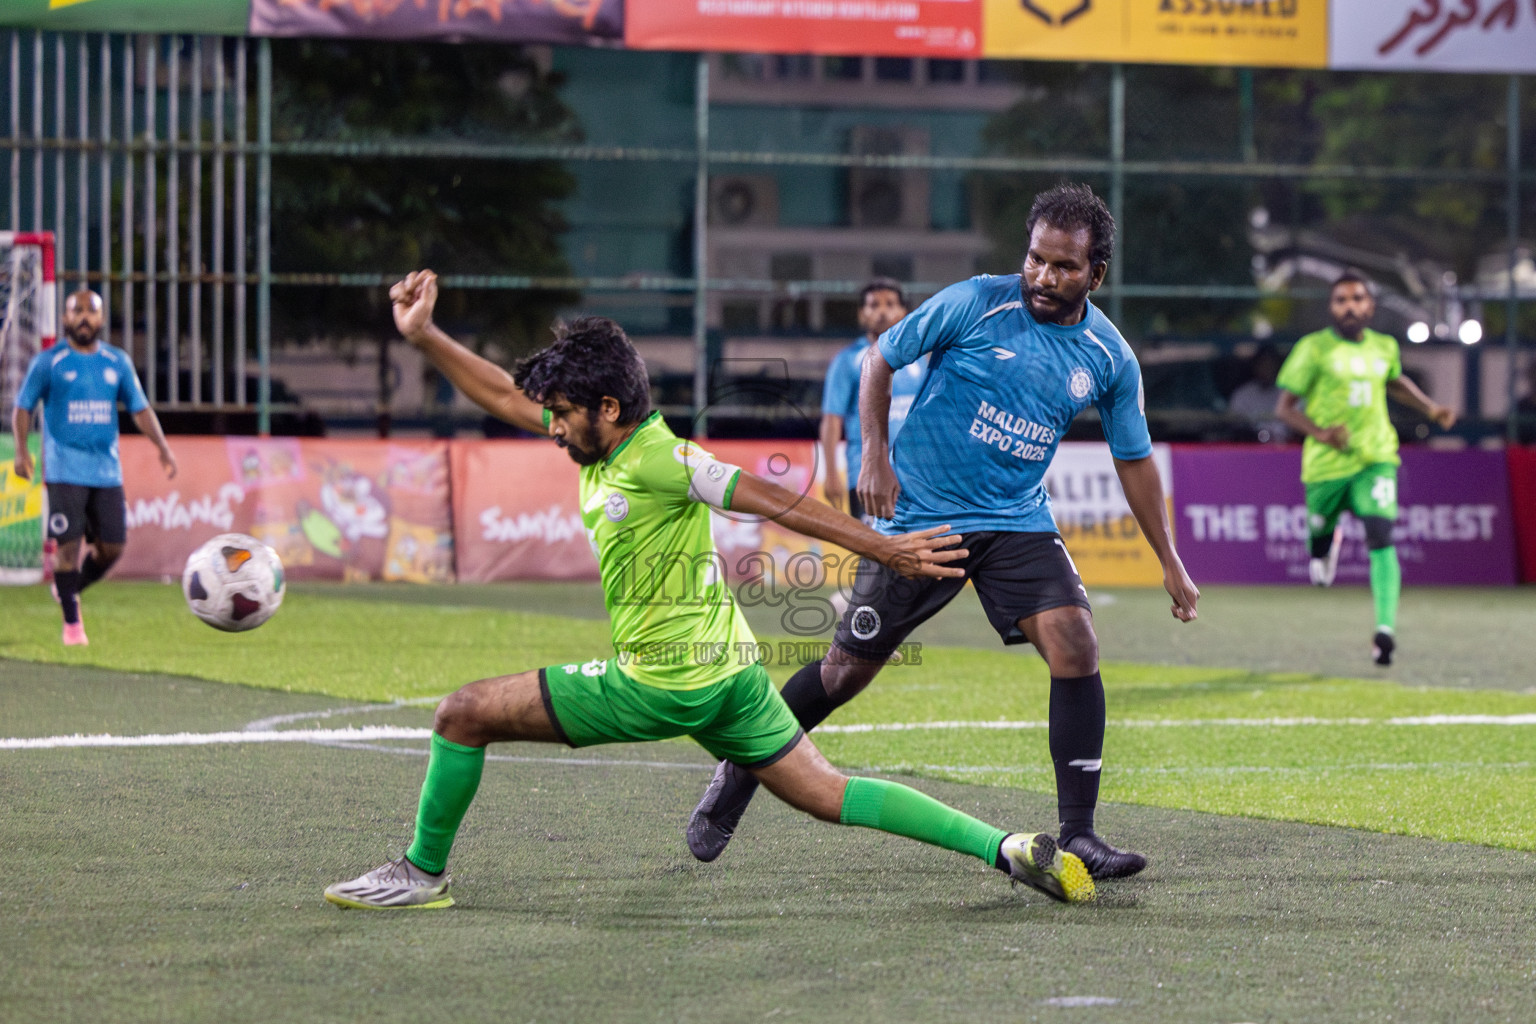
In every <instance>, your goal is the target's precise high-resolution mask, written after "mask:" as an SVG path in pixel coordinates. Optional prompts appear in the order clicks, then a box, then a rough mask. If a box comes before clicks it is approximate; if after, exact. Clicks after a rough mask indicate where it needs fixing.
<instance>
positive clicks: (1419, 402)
mask: <svg viewBox="0 0 1536 1024" xmlns="http://www.w3.org/2000/svg"><path fill="white" fill-rule="evenodd" d="M1328 310H1329V313H1330V315H1331V316H1332V318H1333V326H1332V327H1328V328H1325V329H1323V330H1321V331H1317V332H1315V333H1313V334H1309V335H1307V336H1306V337H1304V338H1302V339H1301V340H1300V341H1298V342H1297V343H1296V347H1295V348H1294V349H1292V350H1291V354H1290V356H1289V357H1288V358H1287V359H1286V360H1285V365H1284V366H1282V367H1281V368H1280V377H1279V380H1278V381H1277V383H1278V384H1279V385H1280V388H1281V392H1280V400H1279V402H1277V403H1276V405H1275V414H1276V415H1277V416H1279V417H1280V419H1281V420H1283V421H1284V422H1285V425H1286V426H1288V427H1290V428H1291V429H1292V430H1294V431H1296V432H1297V433H1299V434H1304V435H1306V440H1305V441H1304V442H1303V447H1302V453H1301V482H1302V484H1303V485H1304V486H1305V488H1306V492H1307V528H1308V532H1309V534H1310V537H1311V544H1312V562H1311V565H1310V566H1309V572H1310V574H1311V578H1312V582H1313V584H1314V585H1316V586H1319V587H1326V586H1329V585H1330V584H1332V583H1333V575H1334V572H1335V570H1336V569H1337V568H1338V563H1339V545H1340V543H1341V541H1342V539H1343V533H1342V531H1341V530H1340V528H1339V516H1340V514H1341V513H1343V511H1344V510H1345V509H1348V510H1349V511H1350V512H1352V513H1354V515H1355V517H1356V518H1357V519H1359V520H1360V522H1361V523H1362V524H1363V525H1364V526H1365V543H1366V547H1367V548H1369V549H1370V552H1371V596H1372V597H1373V598H1374V599H1375V603H1376V633H1375V635H1374V636H1373V637H1372V640H1371V657H1372V659H1374V660H1375V662H1376V664H1378V665H1390V664H1392V651H1393V649H1394V648H1395V647H1396V646H1397V641H1396V630H1397V600H1398V596H1399V594H1400V593H1401V592H1402V587H1403V575H1402V570H1401V568H1400V567H1399V566H1398V562H1397V549H1396V548H1395V547H1393V546H1392V524H1393V523H1394V522H1395V521H1396V520H1397V467H1398V464H1399V463H1400V461H1401V460H1400V459H1399V458H1398V457H1397V431H1396V430H1394V429H1393V427H1392V421H1391V420H1390V419H1389V418H1388V417H1387V396H1388V395H1391V396H1392V397H1393V398H1395V399H1397V400H1398V401H1399V402H1402V403H1403V404H1404V405H1407V406H1410V407H1412V408H1414V409H1416V410H1418V411H1419V412H1422V413H1423V414H1424V415H1425V416H1428V417H1429V418H1430V419H1432V420H1434V421H1435V422H1436V423H1438V424H1439V425H1440V426H1441V427H1442V428H1444V429H1447V430H1449V429H1450V428H1451V427H1452V426H1453V425H1454V424H1455V422H1456V413H1455V411H1454V410H1452V409H1451V408H1449V407H1448V406H1444V405H1440V404H1439V403H1437V402H1435V401H1433V400H1432V399H1431V398H1430V397H1429V396H1428V395H1426V394H1424V392H1423V391H1421V390H1419V387H1418V385H1416V384H1414V382H1413V381H1411V380H1409V379H1408V378H1407V377H1405V376H1403V365H1402V360H1401V358H1400V357H1399V355H1398V350H1397V339H1396V338H1393V337H1392V336H1391V335H1389V334H1382V333H1380V332H1379V331H1373V330H1371V329H1370V327H1369V326H1368V325H1369V324H1370V322H1371V317H1373V316H1374V315H1375V313H1376V300H1375V298H1374V297H1373V296H1372V294H1371V286H1370V284H1369V283H1368V282H1367V281H1366V280H1365V279H1364V278H1363V277H1361V276H1360V275H1358V274H1356V273H1354V272H1353V271H1349V272H1346V273H1344V274H1342V275H1340V277H1339V279H1338V280H1336V281H1334V283H1333V289H1332V291H1330V292H1329V297H1328ZM1303 402H1305V403H1306V406H1305V408H1304V409H1303V407H1302V403H1303Z"/></svg>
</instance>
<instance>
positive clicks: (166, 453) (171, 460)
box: [133, 405, 176, 480]
mask: <svg viewBox="0 0 1536 1024" xmlns="http://www.w3.org/2000/svg"><path fill="white" fill-rule="evenodd" d="M133 425H134V426H136V427H138V428H139V430H140V432H142V433H143V434H145V435H146V436H147V437H148V438H149V439H150V440H151V441H153V442H154V443H155V447H156V448H158V449H159V450H160V468H161V469H163V470H165V478H166V479H167V480H174V479H175V478H176V456H174V455H172V454H171V446H170V445H169V444H167V443H166V441H165V431H163V430H161V429H160V417H158V416H156V415H155V410H153V409H151V408H150V407H149V406H147V405H146V406H145V407H144V408H142V409H140V410H139V411H138V412H136V413H134V414H133Z"/></svg>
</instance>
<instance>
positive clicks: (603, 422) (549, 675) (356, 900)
mask: <svg viewBox="0 0 1536 1024" xmlns="http://www.w3.org/2000/svg"><path fill="white" fill-rule="evenodd" d="M390 297H391V299H392V300H393V301H394V315H395V323H396V326H398V327H399V328H400V332H401V333H402V334H403V335H404V336H405V337H406V338H407V339H408V340H409V341H410V342H411V343H412V344H414V345H416V346H417V347H419V348H420V349H421V350H422V351H423V352H424V353H425V354H426V355H427V357H428V358H429V359H431V360H432V362H433V363H434V364H435V365H436V366H437V368H438V369H439V370H441V371H442V372H443V373H444V374H445V375H446V376H447V377H448V378H449V379H450V380H451V381H453V383H454V384H455V385H457V386H458V387H459V388H460V389H461V390H462V391H464V393H465V394H467V395H468V396H469V397H470V399H471V400H473V401H474V402H476V403H477V404H479V405H480V406H481V407H482V408H484V409H486V410H487V411H488V412H490V413H492V414H493V415H496V416H498V417H500V418H502V419H504V420H507V421H508V422H511V423H515V424H517V425H518V426H521V427H525V428H527V429H530V430H535V431H539V432H547V433H549V434H551V435H553V437H554V439H555V442H556V443H557V444H559V445H561V446H562V447H563V448H565V449H566V450H567V451H568V452H569V453H570V455H571V458H572V459H573V460H575V461H576V462H577V463H578V464H579V465H580V466H581V467H582V469H581V488H580V494H581V516H582V524H583V525H584V526H585V527H586V529H587V533H588V536H589V537H590V539H591V540H592V544H593V548H594V549H595V551H596V553H597V560H598V570H599V573H600V575H601V578H602V583H603V597H604V603H605V604H606V606H607V608H608V613H609V615H610V617H611V618H612V629H613V633H612V635H613V649H612V650H611V651H609V652H604V653H603V654H602V655H600V656H599V657H596V658H591V659H589V660H585V661H581V662H572V663H570V664H566V665H551V666H548V667H546V668H542V669H534V670H532V671H524V672H519V673H516V674H514V675H507V676H500V677H497V678H494V679H482V680H480V681H479V682H474V683H470V684H469V685H467V686H465V687H462V688H461V689H459V690H458V691H457V692H455V693H453V694H451V695H450V696H448V697H447V698H446V699H445V700H443V702H442V703H441V704H439V705H438V708H437V714H436V716H435V718H434V721H433V735H432V749H431V757H430V760H429V761H428V764H427V777H426V781H425V782H424V783H423V784H422V790H421V799H420V802H419V804H418V806H417V814H416V832H415V836H414V838H413V840H412V842H411V845H410V847H409V849H407V850H406V852H405V854H404V856H402V857H400V858H399V859H397V860H394V861H391V862H389V863H387V864H384V865H383V866H381V867H379V868H376V869H374V870H373V871H369V872H366V873H365V874H363V875H361V876H359V877H357V878H354V879H351V880H350V881H346V882H338V883H336V884H335V885H332V886H330V887H329V888H327V889H326V891H325V897H326V899H327V900H329V901H330V902H332V903H335V904H338V905H340V906H343V907H358V908H365V909H376V910H395V909H407V908H418V909H426V908H436V907H446V906H450V905H451V904H452V903H453V898H452V897H451V896H450V895H448V886H449V882H450V877H449V876H448V875H447V874H446V873H445V872H446V868H447V861H448V854H449V851H450V849H451V848H452V845H453V840H454V837H455V835H456V834H457V833H458V829H459V825H460V823H461V822H462V821H463V819H464V815H465V814H466V813H467V812H468V810H469V805H470V802H471V801H472V800H473V799H474V796H475V792H476V790H477V789H478V788H479V785H480V775H481V771H482V769H483V768H484V765H485V748H486V746H487V745H488V744H490V743H494V742H499V741H504V740H532V741H542V742H548V743H565V744H568V745H570V746H573V747H582V746H589V745H592V744H597V743H614V742H633V741H638V740H651V739H665V738H668V737H673V736H683V735H688V736H692V737H693V738H694V739H695V740H697V741H698V742H699V744H700V745H701V746H703V747H704V748H705V749H707V750H708V751H709V752H710V753H711V754H713V755H715V756H716V757H719V758H728V759H730V760H731V761H733V762H735V763H737V764H740V765H742V766H743V767H745V768H747V769H748V770H749V771H751V772H752V773H753V774H754V775H755V776H756V777H757V779H758V780H759V781H760V782H762V784H763V785H764V786H766V787H768V789H769V790H770V791H771V792H773V793H774V794H775V795H777V796H778V797H779V798H780V799H782V800H784V801H785V802H786V803H789V804H790V805H792V806H794V807H796V808H798V809H799V810H802V811H805V812H807V813H809V814H812V815H814V816H816V817H818V818H821V819H823V820H825V821H832V822H839V823H841V824H844V825H861V826H865V827H868V828H876V829H880V830H882V831H885V832H890V833H893V834H896V835H903V836H908V837H910V838H913V839H918V840H921V841H923V842H927V843H931V844H933V845H935V846H942V847H944V848H945V849H949V850H955V851H957V852H961V853H969V854H971V855H973V856H975V857H978V858H979V859H981V860H983V861H985V862H986V863H988V864H991V865H992V866H994V867H996V868H998V869H999V870H1001V871H1004V872H1006V873H1007V874H1008V875H1009V876H1010V877H1012V878H1014V879H1016V880H1018V881H1022V882H1024V883H1026V884H1028V885H1030V886H1032V887H1034V888H1036V889H1038V890H1040V891H1041V892H1044V893H1046V894H1048V895H1050V896H1052V897H1053V898H1055V899H1058V900H1061V901H1063V902H1080V901H1083V900H1087V899H1091V898H1092V896H1093V881H1092V879H1091V878H1090V877H1089V875H1088V870H1087V868H1085V867H1084V866H1083V863H1082V861H1081V860H1080V859H1078V858H1077V857H1076V856H1074V855H1072V854H1070V853H1066V852H1064V851H1062V850H1059V849H1058V848H1057V846H1056V842H1055V840H1054V839H1053V837H1051V836H1050V835H1047V834H1046V833H1043V832H1041V833H1035V834H1026V833H1009V832H1005V831H1003V830H1002V829H998V828H993V827H992V826H990V825H987V824H985V823H984V822H981V821H978V820H976V819H975V818H972V817H970V816H969V815H967V814H963V813H961V812H960V811H956V810H954V809H953V808H950V807H947V806H945V805H944V804H941V803H939V802H938V801H937V800H934V799H932V798H931V797H927V796H924V795H923V794H922V793H919V792H917V791H916V790H914V789H911V788H909V787H907V786H903V785H900V784H898V783H893V782H886V781H884V780H880V779H863V778H849V777H848V776H845V775H843V774H842V773H841V772H839V771H837V770H836V769H835V768H833V767H832V766H831V765H830V764H828V763H827V760H826V759H825V758H824V757H822V755H821V753H820V752H819V751H818V750H817V749H816V746H815V744H813V743H812V742H811V741H810V739H809V737H807V736H806V735H805V732H804V730H802V729H801V728H800V725H799V723H798V722H796V721H795V717H794V715H793V714H792V713H791V712H790V710H789V707H788V706H787V705H786V704H785V703H784V699H783V698H782V697H780V696H779V694H778V692H777V691H776V690H775V689H774V687H773V684H772V683H771V682H770V681H769V679H768V673H767V672H766V671H764V670H763V667H762V666H761V665H760V664H758V663H757V660H756V650H757V644H756V641H755V640H754V638H753V636H752V631H751V630H750V629H749V628H748V626H747V623H746V620H745V618H743V616H742V614H741V610H740V609H739V608H738V607H737V606H736V603H735V601H734V599H733V598H732V595H731V591H730V589H729V587H728V586H727V585H726V580H725V572H724V568H725V567H724V564H723V562H722V561H721V558H720V555H719V553H718V552H717V551H716V550H715V545H714V540H713V538H712V536H711V534H710V516H711V509H712V508H718V509H723V510H728V511H732V512H745V513H748V514H753V515H763V516H770V517H772V518H774V519H775V520H776V521H777V522H779V523H780V524H781V525H783V526H786V527H788V528H789V529H792V530H797V531H799V532H801V533H804V534H807V535H809V536H812V537H817V538H820V539H822V540H826V541H830V542H832V543H835V544H839V545H841V546H843V547H845V548H847V549H849V550H851V551H855V552H858V553H859V554H862V555H864V556H865V557H867V558H872V559H875V560H877V561H879V562H880V563H881V564H882V565H887V566H890V567H891V568H893V569H894V570H896V571H898V572H901V573H903V574H904V575H908V576H915V575H922V576H932V577H952V576H962V575H964V573H963V571H962V570H960V569H958V568H955V567H953V566H950V565H949V564H948V563H950V562H952V561H955V560H956V559H961V558H964V557H965V556H966V554H967V553H966V552H965V551H964V550H963V549H956V548H954V547H953V546H952V545H953V544H954V543H955V542H956V541H957V540H958V538H957V537H954V536H952V535H949V533H948V531H949V528H948V527H947V526H939V527H936V528H931V529H926V530H920V531H916V532H912V533H905V534H899V535H895V536H886V535H882V534H879V533H876V532H875V531H874V530H871V529H870V528H869V527H867V526H865V525H864V524H863V523H861V522H859V521H858V520H856V519H853V518H852V517H850V516H846V515H843V514H842V513H841V512H838V511H836V510H835V509H832V508H830V507H828V506H826V505H823V504H821V503H820V502H817V501H814V500H811V499H809V498H806V497H803V496H801V495H799V494H795V493H793V492H791V491H788V490H785V489H784V488H782V487H779V486H778V485H776V484H772V483H769V482H768V481H765V480H762V479H760V478H758V477H756V476H753V475H752V474H750V473H746V472H743V471H742V470H741V469H739V468H738V467H735V466H730V465H727V464H725V463H722V462H718V461H716V460H715V458H714V457H713V456H711V455H710V454H709V453H708V452H706V451H704V450H703V449H702V448H700V447H699V446H698V445H696V444H694V443H693V442H691V441H681V440H679V439H678V438H677V436H676V435H674V434H673V433H672V431H671V430H670V429H668V427H667V425H666V422H665V421H664V420H662V418H661V416H660V414H659V413H656V412H652V411H651V408H650V385H649V382H648V381H647V379H646V373H645V364H644V363H643V362H642V361H641V359H640V356H639V354H638V353H637V352H636V351H635V349H634V347H633V346H632V345H631V344H630V342H629V339H628V338H627V337H625V335H624V331H623V330H622V329H621V328H620V327H619V325H618V324H616V323H614V322H613V321H612V320H607V319H604V318H602V317H582V318H580V319H578V320H576V321H574V322H573V323H571V324H570V325H568V326H562V327H560V328H559V329H557V331H556V340H555V343H554V344H552V345H550V346H549V347H548V348H545V349H543V350H542V351H540V352H538V353H535V354H534V355H533V356H531V357H530V358H528V359H526V360H524V361H523V362H522V363H520V364H519V365H518V367H517V371H516V374H515V375H510V374H508V373H507V372H506V371H505V370H503V369H501V367H499V366H497V365H495V364H494V363H491V362H489V361H487V360H485V359H482V358H480V357H479V356H477V355H475V354H474V353H472V352H470V351H469V350H468V349H466V348H464V347H463V346H461V345H459V344H458V343H457V342H455V341H454V340H453V339H452V338H450V337H449V336H448V335H447V334H445V333H443V331H441V330H440V329H439V328H438V327H437V326H436V325H434V324H433V323H432V319H431V318H432V310H433V307H434V305H435V303H436V300H437V279H436V276H435V275H433V274H432V272H431V271H419V272H417V273H415V274H412V275H410V276H409V277H407V278H406V279H405V280H404V281H401V282H400V283H398V284H396V285H395V286H394V288H392V289H391V291H390Z"/></svg>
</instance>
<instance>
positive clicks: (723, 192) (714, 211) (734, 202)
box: [709, 174, 779, 227]
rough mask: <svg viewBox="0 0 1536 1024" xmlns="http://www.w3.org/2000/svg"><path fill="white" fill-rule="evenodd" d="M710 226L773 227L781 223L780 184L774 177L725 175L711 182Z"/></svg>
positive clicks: (764, 175)
mask: <svg viewBox="0 0 1536 1024" xmlns="http://www.w3.org/2000/svg"><path fill="white" fill-rule="evenodd" d="M709 222H710V223H711V224H718V225H721V226H723V227H771V226H773V225H776V224H778V222H779V180H778V179H777V178H775V177H774V176H773V175H771V174H726V175H721V176H720V177H718V178H711V179H710V180H709Z"/></svg>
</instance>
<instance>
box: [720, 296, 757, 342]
mask: <svg viewBox="0 0 1536 1024" xmlns="http://www.w3.org/2000/svg"><path fill="white" fill-rule="evenodd" d="M760 310H761V304H760V303H759V302H758V301H757V300H756V299H745V300H737V301H734V302H726V303H724V304H722V305H721V307H720V326H721V327H722V328H723V329H724V330H725V332H726V333H727V334H756V333H757V332H758V331H760V330H762V313H761V311H760Z"/></svg>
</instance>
